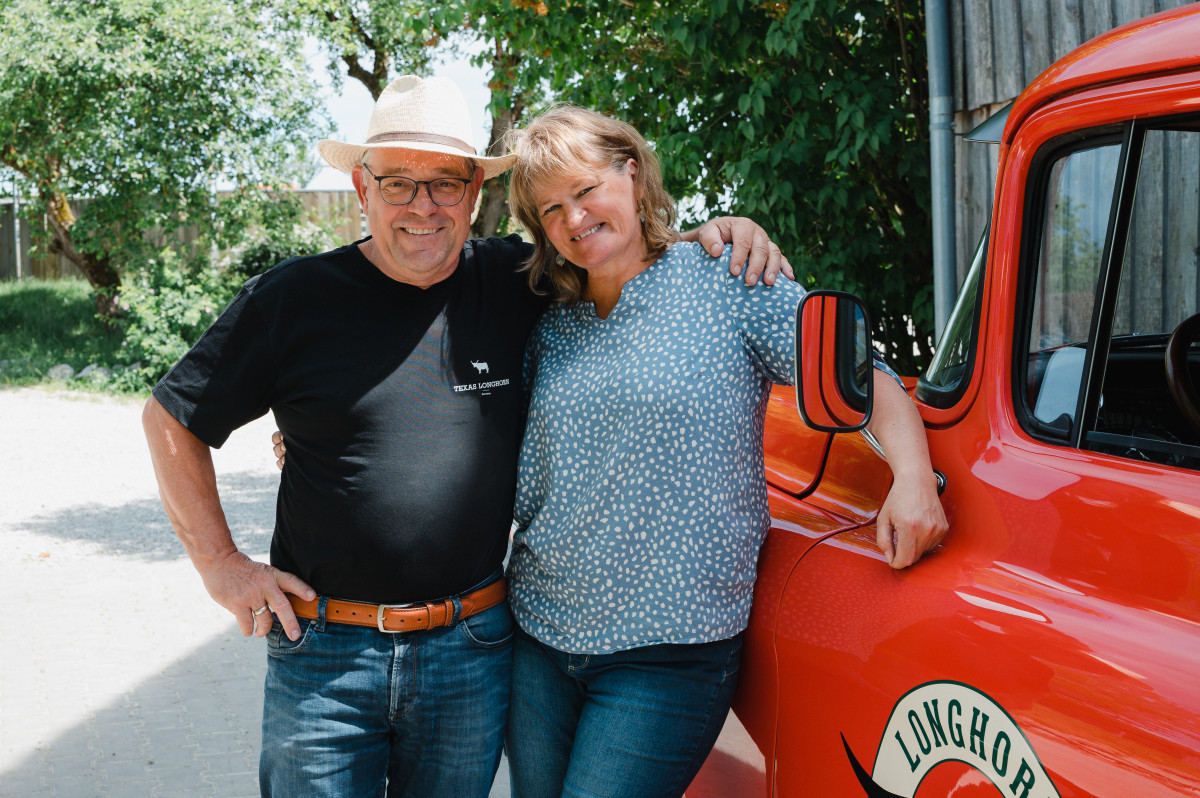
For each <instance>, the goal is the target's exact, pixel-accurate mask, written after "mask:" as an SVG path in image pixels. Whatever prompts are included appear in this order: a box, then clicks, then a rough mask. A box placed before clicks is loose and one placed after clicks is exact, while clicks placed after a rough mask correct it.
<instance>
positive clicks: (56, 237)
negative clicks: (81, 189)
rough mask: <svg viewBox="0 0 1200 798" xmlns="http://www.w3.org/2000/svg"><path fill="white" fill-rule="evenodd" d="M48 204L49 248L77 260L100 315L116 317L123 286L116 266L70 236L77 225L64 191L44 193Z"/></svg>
mask: <svg viewBox="0 0 1200 798" xmlns="http://www.w3.org/2000/svg"><path fill="white" fill-rule="evenodd" d="M42 199H43V200H44V201H45V203H46V218H47V219H48V220H49V222H50V227H51V229H52V234H51V239H50V246H49V250H50V251H51V252H53V253H55V254H59V255H62V256H63V257H65V258H66V259H67V260H69V261H71V263H74V264H75V266H76V267H77V268H78V269H79V271H81V272H83V276H84V277H86V278H87V281H88V282H89V283H90V284H91V286H92V288H94V289H96V312H97V313H98V314H100V315H101V316H107V317H109V318H115V317H117V316H119V315H121V314H120V302H119V298H118V296H117V294H118V292H119V291H120V288H121V276H120V275H119V274H118V273H117V270H116V269H115V268H113V265H112V263H111V262H110V261H109V259H108V258H107V257H96V256H95V255H92V254H90V253H87V252H80V251H79V250H78V249H77V248H76V247H75V241H74V239H72V238H71V228H72V227H73V226H74V225H75V214H74V213H73V212H72V211H71V204H70V203H69V202H68V201H67V198H66V196H64V195H63V194H62V193H60V192H57V191H52V190H46V191H43V193H42Z"/></svg>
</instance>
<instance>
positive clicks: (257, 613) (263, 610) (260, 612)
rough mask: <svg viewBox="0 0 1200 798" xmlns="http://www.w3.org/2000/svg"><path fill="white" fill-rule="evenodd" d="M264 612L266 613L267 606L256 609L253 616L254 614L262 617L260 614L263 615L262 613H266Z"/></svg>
mask: <svg viewBox="0 0 1200 798" xmlns="http://www.w3.org/2000/svg"><path fill="white" fill-rule="evenodd" d="M266 611H267V605H266V604H264V605H262V606H261V607H259V608H258V609H256V610H255V611H254V614H255V616H259V615H262V614H263V613H264V612H266Z"/></svg>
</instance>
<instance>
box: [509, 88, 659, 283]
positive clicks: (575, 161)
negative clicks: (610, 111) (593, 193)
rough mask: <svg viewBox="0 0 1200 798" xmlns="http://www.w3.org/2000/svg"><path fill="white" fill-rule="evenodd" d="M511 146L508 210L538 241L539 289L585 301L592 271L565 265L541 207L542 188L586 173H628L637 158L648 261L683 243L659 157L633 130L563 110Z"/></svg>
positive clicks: (514, 136) (535, 277)
mask: <svg viewBox="0 0 1200 798" xmlns="http://www.w3.org/2000/svg"><path fill="white" fill-rule="evenodd" d="M509 149H510V151H512V152H514V153H516V156H517V161H516V163H515V164H513V170H512V177H511V178H510V180H509V186H508V206H509V209H510V210H511V212H512V215H513V216H514V217H516V219H517V221H518V222H520V223H521V226H522V227H524V228H525V229H526V230H527V231H528V232H529V235H530V237H532V238H533V255H532V256H531V257H530V259H529V261H528V262H527V263H526V264H525V269H526V270H527V271H528V272H529V285H530V286H531V287H532V288H533V290H534V291H543V292H544V290H545V285H546V281H547V279H548V280H549V282H550V284H551V289H550V291H551V293H552V294H553V296H554V299H555V300H557V301H559V302H568V303H570V302H577V301H579V299H580V298H581V297H582V296H583V289H584V286H585V284H586V282H587V273H586V272H585V271H584V270H583V269H581V268H579V267H578V266H576V265H574V264H573V263H571V262H569V261H567V262H564V263H563V264H562V265H561V266H560V265H559V264H558V263H557V258H558V250H556V249H555V248H554V245H553V244H551V243H550V239H549V238H548V237H547V236H546V230H545V228H544V227H543V226H542V220H541V213H540V212H539V209H538V195H539V193H540V192H541V191H542V190H544V189H545V188H546V187H547V186H550V185H553V184H554V183H557V182H559V181H561V180H563V179H564V178H567V177H570V176H572V175H576V174H578V173H579V172H580V171H583V170H589V169H596V168H598V167H601V166H604V167H610V168H613V169H616V170H617V171H619V172H624V171H625V165H626V163H627V161H628V160H629V159H630V158H632V159H633V160H635V161H637V165H638V169H637V172H636V173H635V174H634V176H633V187H634V196H635V197H636V198H637V203H638V213H639V216H640V218H641V220H642V240H643V241H644V242H645V244H646V252H647V255H648V258H647V260H651V261H652V260H655V259H657V258H658V257H660V256H661V255H662V254H663V253H664V252H666V251H667V247H669V246H671V244H673V243H675V242H676V241H678V240H679V233H677V232H676V230H675V202H674V200H672V199H671V196H670V195H669V194H667V192H666V189H664V188H663V182H662V170H661V169H660V168H659V165H658V158H657V156H655V154H654V150H652V149H651V148H650V145H649V144H648V143H647V142H646V140H645V139H644V138H642V136H641V134H639V133H638V132H637V131H636V130H634V129H633V128H632V127H631V126H630V125H627V124H626V123H624V122H622V121H620V120H617V119H612V118H610V117H607V116H604V115H603V114H598V113H596V112H595V111H589V110H587V109H586V108H579V107H578V106H574V105H557V106H554V107H552V108H551V109H550V110H548V111H546V112H545V113H543V114H542V115H540V116H538V117H537V118H535V119H534V120H533V121H532V122H530V123H529V124H528V125H527V126H526V127H525V128H524V129H523V130H515V131H512V132H511V134H510V137H509Z"/></svg>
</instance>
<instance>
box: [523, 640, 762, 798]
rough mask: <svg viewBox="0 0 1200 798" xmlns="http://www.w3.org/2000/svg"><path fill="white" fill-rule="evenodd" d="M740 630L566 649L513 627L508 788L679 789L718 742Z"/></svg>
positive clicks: (527, 792) (671, 796)
mask: <svg viewBox="0 0 1200 798" xmlns="http://www.w3.org/2000/svg"><path fill="white" fill-rule="evenodd" d="M741 652H742V637H741V635H738V636H737V637H734V638H732V639H729V640H721V641H718V642H715V643H702V644H699V645H657V646H646V647H644V648H635V649H631V650H629V651H622V652H618V653H615V654H603V655H587V654H567V653H564V652H562V651H558V650H556V649H553V648H550V647H549V646H546V645H544V644H542V643H539V642H538V641H536V640H534V639H533V638H531V637H529V636H528V635H527V634H525V633H524V632H522V631H521V630H520V629H519V628H518V629H517V632H516V637H515V638H514V642H513V694H512V699H511V701H510V704H509V714H508V734H507V741H506V743H505V747H506V750H507V752H508V766H509V773H510V775H511V778H512V793H513V798H559V796H570V798H602V796H611V798H679V796H680V795H682V794H683V791H684V790H686V789H687V787H688V785H689V784H690V783H691V781H692V779H693V778H695V775H696V773H697V772H698V771H699V770H700V766H701V765H703V764H704V760H705V758H707V756H708V753H709V751H711V750H712V747H713V744H714V743H715V742H716V739H717V735H719V734H720V732H721V726H722V725H723V724H724V722H725V716H726V715H727V714H728V712H729V705H730V703H731V702H732V701H733V691H734V688H735V687H736V686H737V674H738V664H739V662H740V661H741Z"/></svg>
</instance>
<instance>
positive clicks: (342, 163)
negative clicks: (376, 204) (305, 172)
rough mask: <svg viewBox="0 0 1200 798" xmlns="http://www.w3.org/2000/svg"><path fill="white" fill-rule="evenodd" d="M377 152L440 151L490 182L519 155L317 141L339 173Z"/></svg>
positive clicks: (415, 144) (423, 144)
mask: <svg viewBox="0 0 1200 798" xmlns="http://www.w3.org/2000/svg"><path fill="white" fill-rule="evenodd" d="M376 149H386V150H416V151H418V152H440V153H443V154H445V155H457V156H459V157H460V158H469V159H471V160H473V161H474V162H475V163H477V164H479V167H480V168H481V169H482V170H483V179H484V180H487V179H489V178H493V177H495V176H496V175H501V174H504V173H505V172H507V171H508V170H509V169H510V168H512V165H513V162H514V161H516V160H517V156H516V155H501V156H498V157H494V158H493V157H488V156H484V155H472V154H468V153H465V152H463V151H462V150H460V149H457V148H456V147H451V146H448V145H444V144H430V143H426V142H423V141H403V142H399V141H395V142H392V141H389V142H383V143H380V144H347V143H346V142H344V141H334V140H332V139H322V140H321V141H319V142H317V152H319V153H321V157H322V158H324V159H325V162H326V163H328V164H329V165H330V166H332V167H333V168H334V169H337V170H338V171H339V172H347V173H349V172H352V171H353V170H354V167H356V166H358V165H359V164H360V163H362V161H363V157H364V156H365V155H366V154H367V153H368V152H369V151H370V150H376Z"/></svg>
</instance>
